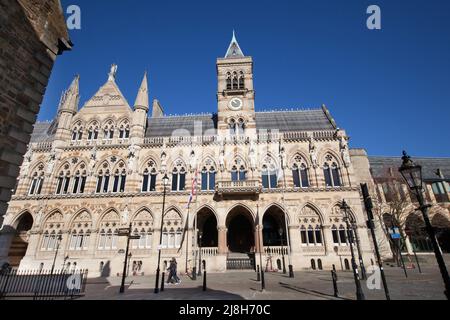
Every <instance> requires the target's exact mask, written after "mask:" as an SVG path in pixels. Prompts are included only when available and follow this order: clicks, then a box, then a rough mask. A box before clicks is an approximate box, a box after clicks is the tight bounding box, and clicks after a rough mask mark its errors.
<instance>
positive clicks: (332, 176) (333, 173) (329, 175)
mask: <svg viewBox="0 0 450 320" xmlns="http://www.w3.org/2000/svg"><path fill="white" fill-rule="evenodd" d="M323 174H324V178H325V185H326V186H327V187H340V186H342V182H341V175H340V170H339V166H338V162H337V161H336V159H334V157H333V156H332V155H330V154H327V156H326V157H325V163H324V165H323Z"/></svg>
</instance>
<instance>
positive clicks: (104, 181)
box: [95, 162, 110, 193]
mask: <svg viewBox="0 0 450 320" xmlns="http://www.w3.org/2000/svg"><path fill="white" fill-rule="evenodd" d="M109 180H110V171H109V165H108V163H107V162H104V163H103V165H102V167H101V169H100V170H99V171H98V174H97V187H96V188H95V192H96V193H107V192H108V191H109Z"/></svg>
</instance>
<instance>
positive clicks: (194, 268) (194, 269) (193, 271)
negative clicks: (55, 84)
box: [192, 267, 197, 280]
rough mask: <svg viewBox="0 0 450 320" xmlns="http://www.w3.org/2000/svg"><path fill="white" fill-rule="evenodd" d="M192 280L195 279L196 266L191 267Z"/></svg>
mask: <svg viewBox="0 0 450 320" xmlns="http://www.w3.org/2000/svg"><path fill="white" fill-rule="evenodd" d="M192 280H197V268H196V267H193V268H192Z"/></svg>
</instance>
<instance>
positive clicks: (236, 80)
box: [231, 71, 239, 90]
mask: <svg viewBox="0 0 450 320" xmlns="http://www.w3.org/2000/svg"><path fill="white" fill-rule="evenodd" d="M231 83H232V87H233V90H237V89H239V78H238V74H237V72H236V71H234V72H233V77H232V79H231Z"/></svg>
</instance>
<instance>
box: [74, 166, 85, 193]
mask: <svg viewBox="0 0 450 320" xmlns="http://www.w3.org/2000/svg"><path fill="white" fill-rule="evenodd" d="M86 177H87V173H86V165H85V164H84V163H82V164H81V165H80V166H79V169H78V170H77V171H76V172H75V175H74V181H73V187H72V193H73V194H83V193H84V188H85V187H86Z"/></svg>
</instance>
